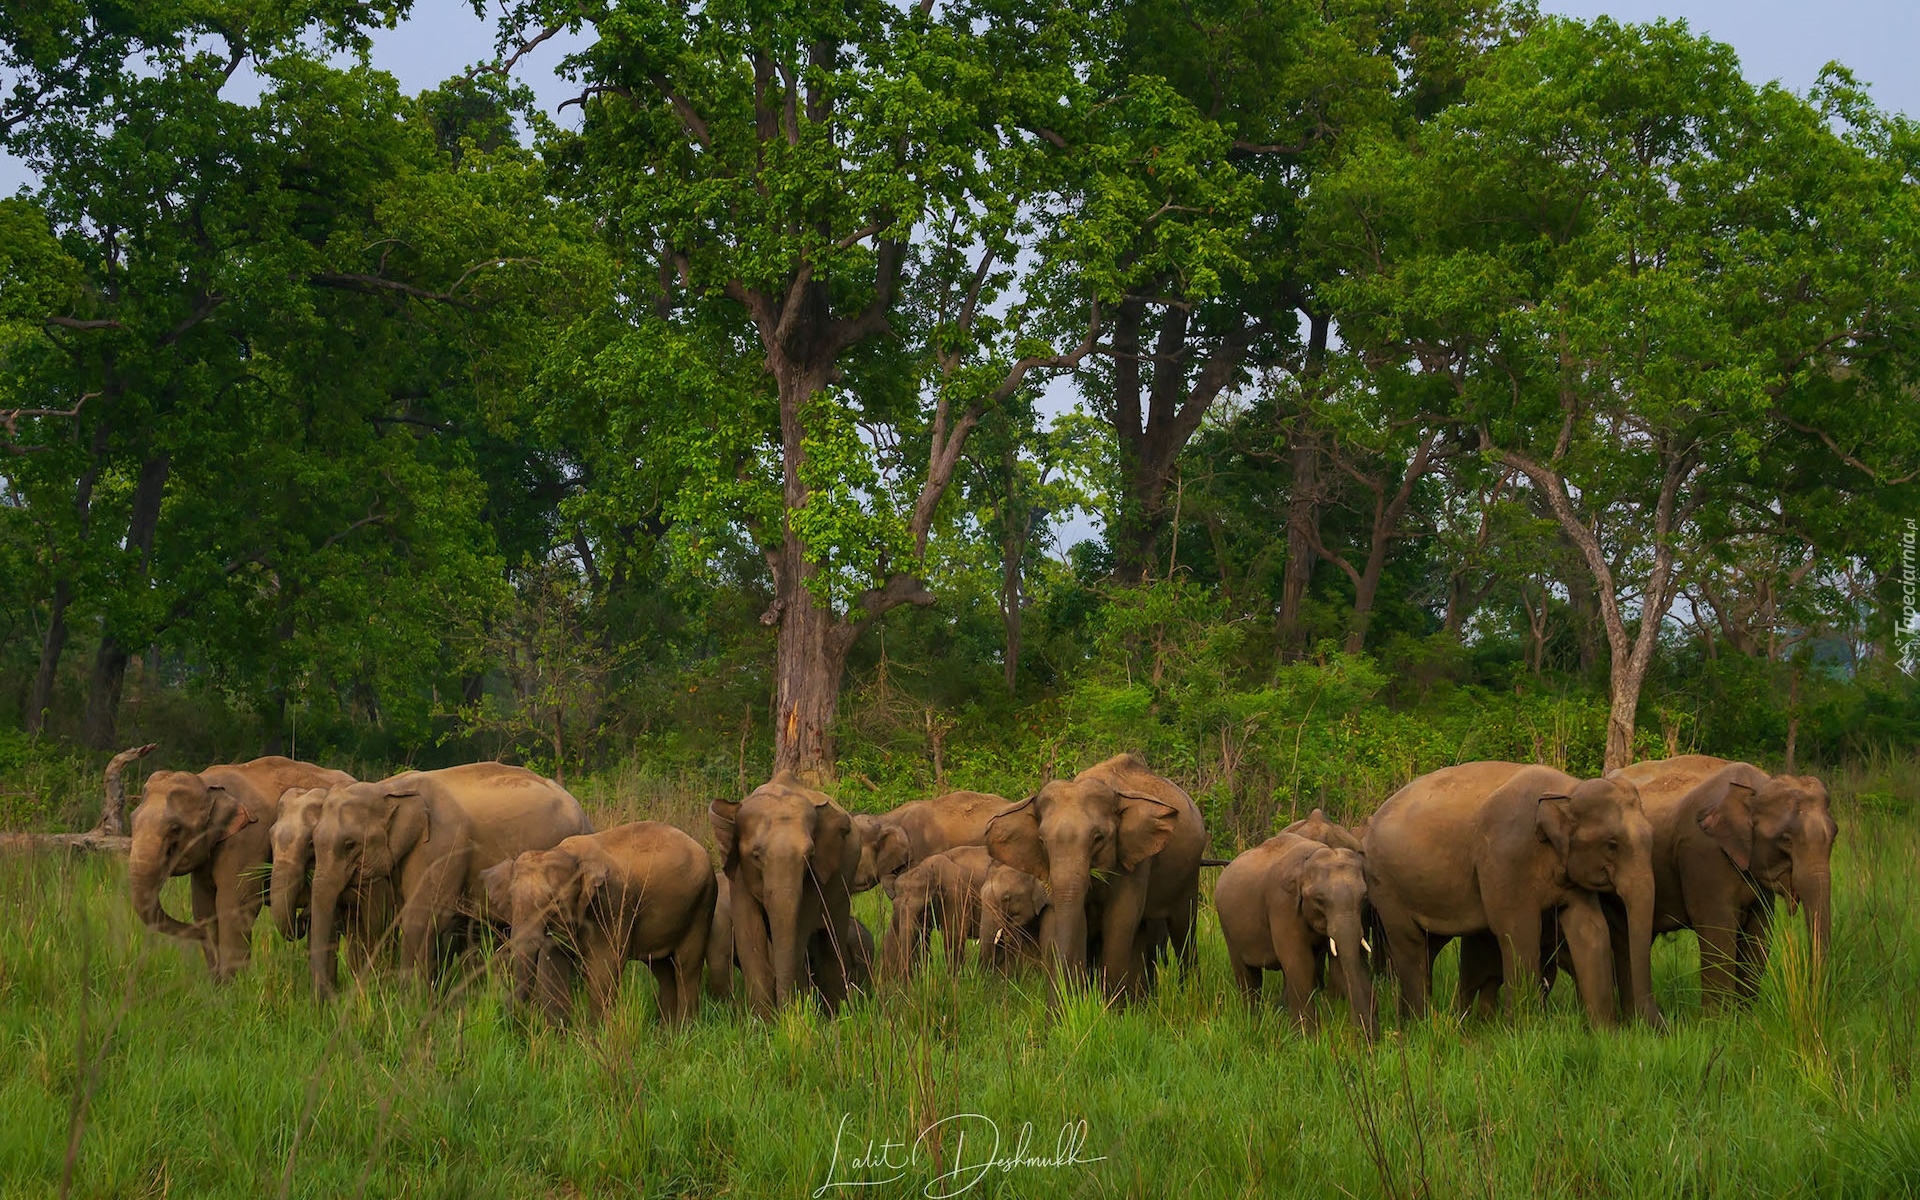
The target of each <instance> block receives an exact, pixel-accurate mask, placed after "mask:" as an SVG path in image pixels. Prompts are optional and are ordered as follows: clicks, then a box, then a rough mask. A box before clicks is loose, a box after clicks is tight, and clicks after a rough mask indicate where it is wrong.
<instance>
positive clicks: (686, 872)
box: [481, 821, 717, 1024]
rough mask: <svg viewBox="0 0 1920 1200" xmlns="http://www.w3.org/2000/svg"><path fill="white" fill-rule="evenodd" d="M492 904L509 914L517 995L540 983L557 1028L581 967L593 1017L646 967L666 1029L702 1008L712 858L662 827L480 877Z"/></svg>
mask: <svg viewBox="0 0 1920 1200" xmlns="http://www.w3.org/2000/svg"><path fill="white" fill-rule="evenodd" d="M481 880H482V882H483V884H484V886H485V887H486V890H487V904H488V907H489V908H491V909H492V910H493V911H494V912H499V913H511V914H513V917H512V919H513V935H512V940H511V941H510V943H509V945H510V947H511V952H512V961H513V994H514V1000H515V1002H517V1003H521V1004H525V1003H526V1002H527V1001H528V999H529V998H530V997H531V996H532V994H533V991H534V988H535V985H536V981H537V983H538V986H539V988H540V993H541V995H540V1001H541V1005H542V1007H543V1008H544V1009H545V1010H546V1013H547V1016H548V1017H549V1018H550V1019H551V1020H553V1021H554V1022H555V1023H556V1024H557V1023H560V1022H562V1021H564V1020H565V1019H566V1017H567V1015H568V1013H569V1011H570V1010H571V1009H572V999H573V998H572V976H573V970H574V967H575V964H576V963H578V964H579V965H581V966H584V968H585V970H586V976H587V995H588V998H589V999H590V1001H591V1002H592V1004H593V1009H594V1014H595V1016H604V1015H605V1014H606V1011H607V1009H609V1008H610V1007H612V1005H613V1002H614V1000H615V998H616V996H617V995H618V993H619V988H620V974H621V970H622V968H624V967H625V966H626V964H627V963H629V962H644V963H646V964H647V966H648V968H649V969H650V970H652V972H653V977H654V979H656V980H657V981H658V982H659V985H660V995H659V1001H660V1019H661V1020H662V1021H666V1022H678V1021H684V1020H687V1019H689V1018H691V1017H693V1016H694V1015H695V1014H696V1013H697V1012H698V1011H699V1008H700V971H701V968H702V967H703V966H704V965H705V962H706V953H707V939H708V936H709V934H710V933H711V930H712V924H713V911H714V899H715V895H716V893H717V888H716V886H715V884H714V876H713V865H712V863H710V862H709V861H708V859H707V851H706V849H705V848H704V847H703V846H701V845H700V843H699V842H696V841H694V840H693V839H692V838H691V837H688V836H687V835H686V834H685V833H683V832H682V831H680V830H678V829H676V828H674V827H673V826H671V825H666V824H662V823H661V822H659V821H635V822H633V823H632V824H630V825H621V826H619V827H617V828H614V829H609V830H606V831H604V832H601V833H589V834H581V835H578V836H575V837H570V838H568V839H566V840H565V841H563V842H561V843H560V844H559V845H558V846H555V847H553V848H552V849H551V850H527V851H523V852H522V853H521V854H520V855H519V856H518V857H516V858H511V859H508V860H507V861H505V862H502V863H497V864H495V865H494V866H491V867H489V868H487V869H486V870H485V871H483V872H481Z"/></svg>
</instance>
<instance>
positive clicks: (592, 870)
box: [568, 859, 612, 929]
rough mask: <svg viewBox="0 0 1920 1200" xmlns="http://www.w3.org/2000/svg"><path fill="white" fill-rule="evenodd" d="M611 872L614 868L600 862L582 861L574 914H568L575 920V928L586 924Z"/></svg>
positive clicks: (575, 894)
mask: <svg viewBox="0 0 1920 1200" xmlns="http://www.w3.org/2000/svg"><path fill="white" fill-rule="evenodd" d="M611 871H612V868H610V867H609V866H608V865H607V864H606V863H603V862H600V861H598V860H595V859H583V860H582V861H581V863H580V873H579V875H578V876H577V879H578V881H579V883H578V888H577V890H576V891H575V893H574V898H573V912H571V913H570V914H568V915H569V916H571V917H572V918H573V925H574V928H576V929H578V928H579V927H580V926H582V925H584V924H585V923H586V920H587V910H588V909H590V908H592V907H593V902H594V901H595V900H596V899H598V898H599V896H600V892H601V889H603V888H605V887H606V886H607V877H608V875H609V874H611Z"/></svg>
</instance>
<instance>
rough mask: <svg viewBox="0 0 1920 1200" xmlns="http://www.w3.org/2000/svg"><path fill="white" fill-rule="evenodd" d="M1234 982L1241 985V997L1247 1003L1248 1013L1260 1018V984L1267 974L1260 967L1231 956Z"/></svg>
mask: <svg viewBox="0 0 1920 1200" xmlns="http://www.w3.org/2000/svg"><path fill="white" fill-rule="evenodd" d="M1231 958H1232V964H1233V981H1234V982H1235V983H1237V984H1239V985H1240V997H1241V999H1243V1000H1245V1001H1246V1002H1247V1011H1248V1012H1250V1013H1252V1014H1254V1015H1255V1016H1258V1015H1259V1013H1260V983H1261V979H1262V977H1263V976H1265V974H1266V972H1264V971H1262V970H1261V969H1260V968H1259V967H1256V966H1252V965H1250V964H1248V963H1243V962H1241V961H1240V958H1239V956H1238V955H1233V956H1231Z"/></svg>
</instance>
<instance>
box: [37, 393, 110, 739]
mask: <svg viewBox="0 0 1920 1200" xmlns="http://www.w3.org/2000/svg"><path fill="white" fill-rule="evenodd" d="M107 444H108V443H107V423H106V422H105V421H102V422H101V423H100V425H99V427H98V428H96V429H95V430H94V433H93V454H92V457H91V458H90V459H89V461H88V465H87V469H86V470H85V471H82V472H81V473H80V478H79V480H78V481H77V482H76V483H75V485H74V489H73V515H74V517H75V518H76V519H77V520H78V522H79V530H80V536H81V537H82V538H85V537H86V534H87V528H88V525H89V523H90V520H91V518H92V516H93V485H94V481H95V480H96V479H98V478H99V477H100V461H101V459H103V458H104V457H105V456H106V453H107ZM72 603H73V580H72V579H71V578H70V577H68V576H65V575H63V576H61V577H60V578H59V579H58V580H56V581H55V582H54V585H53V611H52V614H51V619H50V620H49V621H48V622H47V634H46V637H45V638H43V639H42V640H41V642H40V667H39V669H38V670H37V671H35V672H34V675H33V692H32V694H30V695H29V696H28V697H27V732H28V733H34V734H37V733H40V732H42V731H43V730H45V729H46V721H47V710H48V709H50V708H52V707H53V688H54V684H55V682H56V681H57V680H58V679H59V676H60V656H61V654H62V653H64V652H65V650H66V648H67V606H68V605H70V604H72Z"/></svg>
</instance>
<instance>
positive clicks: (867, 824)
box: [853, 792, 1007, 896]
mask: <svg viewBox="0 0 1920 1200" xmlns="http://www.w3.org/2000/svg"><path fill="white" fill-rule="evenodd" d="M1006 806H1007V801H1006V798H1005V797H1004V796H995V795H993V794H992V793H990V792H948V793H946V794H945V795H942V796H935V797H934V798H933V799H931V800H913V801H910V802H908V803H906V804H902V805H901V806H900V807H898V808H896V809H894V810H893V811H892V812H887V813H880V814H878V815H874V814H868V813H863V814H861V815H860V816H857V817H855V818H854V819H853V827H854V832H855V833H857V834H858V835H859V838H860V864H859V866H858V867H857V868H856V869H855V871H854V874H853V890H854V891H855V892H864V891H866V890H868V889H869V888H872V887H874V886H875V885H878V886H880V887H882V888H884V889H886V892H887V895H889V896H891V895H893V887H894V883H895V881H896V880H897V879H898V878H899V876H900V872H902V871H904V870H906V869H907V868H908V867H910V866H912V865H913V864H915V863H917V862H919V861H920V860H922V859H924V858H926V857H927V856H928V855H930V854H940V853H942V852H944V851H947V850H951V849H953V848H954V847H955V846H984V845H986V844H987V824H988V823H989V822H990V821H992V820H993V818H994V817H996V816H998V815H999V814H1000V812H1001V810H1002V809H1004V808H1006Z"/></svg>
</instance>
